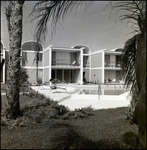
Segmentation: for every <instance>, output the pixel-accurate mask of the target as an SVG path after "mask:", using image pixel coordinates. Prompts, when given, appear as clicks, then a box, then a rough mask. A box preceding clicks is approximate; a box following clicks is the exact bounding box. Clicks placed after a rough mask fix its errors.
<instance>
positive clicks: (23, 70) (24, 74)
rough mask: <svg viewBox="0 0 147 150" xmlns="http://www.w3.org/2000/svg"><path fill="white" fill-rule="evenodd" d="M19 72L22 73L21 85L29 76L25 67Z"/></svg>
mask: <svg viewBox="0 0 147 150" xmlns="http://www.w3.org/2000/svg"><path fill="white" fill-rule="evenodd" d="M19 73H20V81H19V82H20V85H22V84H24V83H26V82H28V78H29V76H28V74H27V70H26V69H24V68H21V69H20V72H19Z"/></svg>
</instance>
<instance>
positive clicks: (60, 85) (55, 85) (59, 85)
mask: <svg viewBox="0 0 147 150" xmlns="http://www.w3.org/2000/svg"><path fill="white" fill-rule="evenodd" d="M50 82H51V85H50V89H51V90H55V91H56V92H57V89H62V90H65V91H66V92H67V87H66V85H67V82H66V81H63V82H61V81H60V80H59V79H57V78H52V79H50Z"/></svg>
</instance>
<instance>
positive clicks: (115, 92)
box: [83, 89, 127, 95]
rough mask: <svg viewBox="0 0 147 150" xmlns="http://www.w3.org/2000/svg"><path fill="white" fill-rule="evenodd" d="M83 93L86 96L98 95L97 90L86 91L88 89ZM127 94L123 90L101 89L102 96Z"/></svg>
mask: <svg viewBox="0 0 147 150" xmlns="http://www.w3.org/2000/svg"><path fill="white" fill-rule="evenodd" d="M83 92H84V93H85V94H86V95H98V90H92V89H90V90H88V89H83ZM125 92H127V90H123V89H119V90H117V89H102V95H120V94H123V93H125Z"/></svg>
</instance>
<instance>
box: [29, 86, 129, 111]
mask: <svg viewBox="0 0 147 150" xmlns="http://www.w3.org/2000/svg"><path fill="white" fill-rule="evenodd" d="M97 87H98V85H77V84H68V85H67V92H66V91H65V90H63V89H57V92H56V91H55V90H50V87H49V86H40V87H39V86H32V88H33V89H34V90H36V91H38V92H39V93H42V94H44V95H46V96H47V97H49V98H51V99H52V100H55V101H58V102H59V104H62V105H65V106H67V107H68V108H69V109H70V110H74V109H76V108H82V107H88V106H91V107H92V108H94V109H107V108H117V107H127V106H128V105H129V104H130V97H129V96H128V94H129V92H125V93H124V94H121V95H101V96H100V99H98V95H85V94H80V93H81V89H96V88H97ZM102 88H112V87H110V86H107V87H102ZM113 88H123V87H122V86H120V85H118V86H117V87H113Z"/></svg>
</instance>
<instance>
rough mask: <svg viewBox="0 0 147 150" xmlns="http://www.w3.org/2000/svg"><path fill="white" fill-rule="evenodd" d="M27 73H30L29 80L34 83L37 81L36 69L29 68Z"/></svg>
mask: <svg viewBox="0 0 147 150" xmlns="http://www.w3.org/2000/svg"><path fill="white" fill-rule="evenodd" d="M27 73H28V76H29V78H28V80H29V82H30V83H33V82H35V81H36V69H27Z"/></svg>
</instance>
